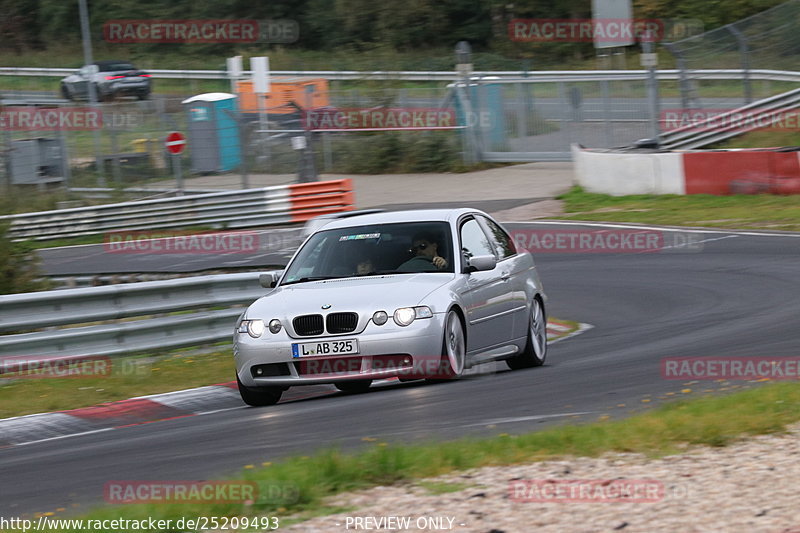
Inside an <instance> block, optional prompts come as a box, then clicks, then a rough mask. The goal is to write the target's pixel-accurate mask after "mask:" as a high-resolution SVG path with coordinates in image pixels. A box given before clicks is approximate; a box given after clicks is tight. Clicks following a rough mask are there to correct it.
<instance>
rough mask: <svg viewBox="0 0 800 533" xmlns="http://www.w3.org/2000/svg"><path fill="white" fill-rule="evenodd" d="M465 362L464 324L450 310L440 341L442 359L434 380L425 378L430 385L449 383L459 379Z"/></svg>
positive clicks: (456, 314)
mask: <svg viewBox="0 0 800 533" xmlns="http://www.w3.org/2000/svg"><path fill="white" fill-rule="evenodd" d="M466 360H467V342H466V335H465V333H464V323H463V322H462V321H461V317H460V316H459V314H458V313H456V312H455V311H453V310H452V309H451V310H450V311H449V312H448V313H447V318H446V319H445V323H444V338H443V339H442V358H441V360H440V361H439V370H438V371H437V372H436V376H437V377H435V378H427V380H428V381H429V382H431V383H440V382H442V381H451V380H455V379H458V378H460V377H461V375H462V374H463V373H464V368H465V365H466Z"/></svg>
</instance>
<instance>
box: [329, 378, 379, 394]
mask: <svg viewBox="0 0 800 533" xmlns="http://www.w3.org/2000/svg"><path fill="white" fill-rule="evenodd" d="M370 385H372V380H371V379H356V380H352V381H340V382H339V383H334V384H333V386H334V387H336V388H337V389H339V390H340V391H342V392H347V393H349V394H358V393H360V392H366V391H367V390H369V387H370Z"/></svg>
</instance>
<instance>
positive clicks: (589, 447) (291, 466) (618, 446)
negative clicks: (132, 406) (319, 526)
mask: <svg viewBox="0 0 800 533" xmlns="http://www.w3.org/2000/svg"><path fill="white" fill-rule="evenodd" d="M731 413H736V415H735V416H731ZM798 420H800V385H798V384H797V383H780V384H772V385H766V386H763V387H759V388H756V389H752V390H747V391H744V392H740V393H736V394H731V395H728V396H714V397H705V398H700V399H695V400H688V401H683V402H676V403H672V404H667V405H665V406H663V407H660V408H658V409H655V410H653V411H651V412H647V413H643V414H640V415H637V416H634V417H631V418H627V419H624V420H620V421H604V422H598V423H592V424H586V425H579V426H564V427H559V428H554V429H549V430H545V431H540V432H537V433H530V434H524V435H501V436H498V437H494V438H488V439H475V438H469V439H460V440H456V441H452V442H448V443H446V445H442V444H441V443H431V444H423V445H410V446H407V445H395V444H388V443H386V442H381V441H378V440H376V439H365V440H368V441H370V440H371V441H374V443H372V444H365V445H364V446H365V449H364V450H361V451H359V452H357V453H345V452H342V451H340V450H337V449H329V450H325V451H321V452H319V453H316V454H314V455H312V456H310V457H309V456H303V457H293V458H289V459H286V460H284V461H281V462H280V463H276V464H274V465H273V464H271V463H262V465H260V466H259V467H258V468H256V467H255V465H248V466H246V467H245V468H244V469H243V470H242V471H241V472H240V473H238V474H236V475H235V476H233V477H232V478H230V479H231V480H236V481H240V480H241V481H248V482H253V483H256V484H257V486H258V487H259V496H258V497H256V498H254V499H253V500H250V501H248V502H246V503H244V504H242V503H235V504H233V503H211V502H205V503H203V504H196V505H195V504H181V505H177V504H168V505H167V504H160V505H154V504H147V505H125V506H108V507H105V508H102V509H97V510H95V511H93V512H90V513H89V514H87V515H85V516H84V517H83V518H84V519H93V520H101V519H111V518H118V517H123V518H128V519H141V518H144V517H156V518H162V519H166V518H171V519H173V520H176V519H178V518H180V517H187V516H248V515H249V516H258V515H262V516H264V515H268V516H278V517H279V518H281V525H286V524H287V523H288V522H290V521H293V520H297V519H299V518H306V517H309V516H312V515H320V514H323V513H325V512H326V511H327V512H336V511H342V509H332V508H327V509H326V508H325V507H324V498H326V497H328V496H332V495H334V494H337V493H341V492H345V491H352V490H357V489H364V488H367V487H370V486H375V485H386V484H393V483H406V482H414V481H415V480H418V479H420V478H427V477H432V476H437V475H441V474H446V473H449V472H452V471H457V470H464V469H469V468H475V467H481V466H489V465H507V464H514V463H522V462H530V461H541V460H545V459H551V458H558V457H564V456H568V455H578V456H598V455H601V454H603V453H606V452H615V451H616V452H639V453H643V454H646V455H648V456H659V455H664V454H671V453H677V452H680V451H681V450H683V449H685V448H686V446H688V445H707V446H724V445H727V444H729V443H731V442H733V441H735V440H737V439H739V438H740V437H742V436H746V435H752V434H763V433H775V432H780V431H781V430H783V429H784V428H785V427H786V425H787V424H790V423H794V422H797V421H798ZM421 486H422V487H423V488H427V489H428V490H429V491H430V492H432V493H442V492H447V491H448V490H450V489H452V490H457V489H456V488H455V487H447V486H444V485H442V484H441V483H437V482H435V481H434V482H433V483H427V484H426V482H422V484H421ZM288 517H291V520H287V518H288Z"/></svg>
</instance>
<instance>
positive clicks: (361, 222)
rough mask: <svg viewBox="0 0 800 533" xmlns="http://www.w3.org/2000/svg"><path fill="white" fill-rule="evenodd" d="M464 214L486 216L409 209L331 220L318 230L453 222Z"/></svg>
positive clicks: (463, 211)
mask: <svg viewBox="0 0 800 533" xmlns="http://www.w3.org/2000/svg"><path fill="white" fill-rule="evenodd" d="M466 213H477V214H480V215H486V213H484V212H483V211H480V210H478V209H470V208H466V207H461V208H457V209H411V210H408V211H384V212H381V213H369V214H364V215H357V216H352V217H347V218H341V219H336V220H333V221H331V222H329V223H327V224H325V225H324V226H323V227H322V228H320V229H326V230H328V229H337V228H349V227H355V226H365V225H368V224H392V223H399V222H453V221H455V220H457V219H458V218H459V217H460V216H461V215H464V214H466Z"/></svg>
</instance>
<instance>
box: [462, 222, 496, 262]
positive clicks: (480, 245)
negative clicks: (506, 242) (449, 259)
mask: <svg viewBox="0 0 800 533" xmlns="http://www.w3.org/2000/svg"><path fill="white" fill-rule="evenodd" d="M461 251H462V253H463V254H464V257H466V258H467V259H469V258H470V257H475V256H478V255H495V252H494V250H493V246H492V245H491V243H489V239H488V238H487V237H486V233H484V232H483V228H481V226H480V224H478V221H477V220H475V219H474V218H471V219H469V220H467V221H466V222H464V223H463V224H462V225H461Z"/></svg>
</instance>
